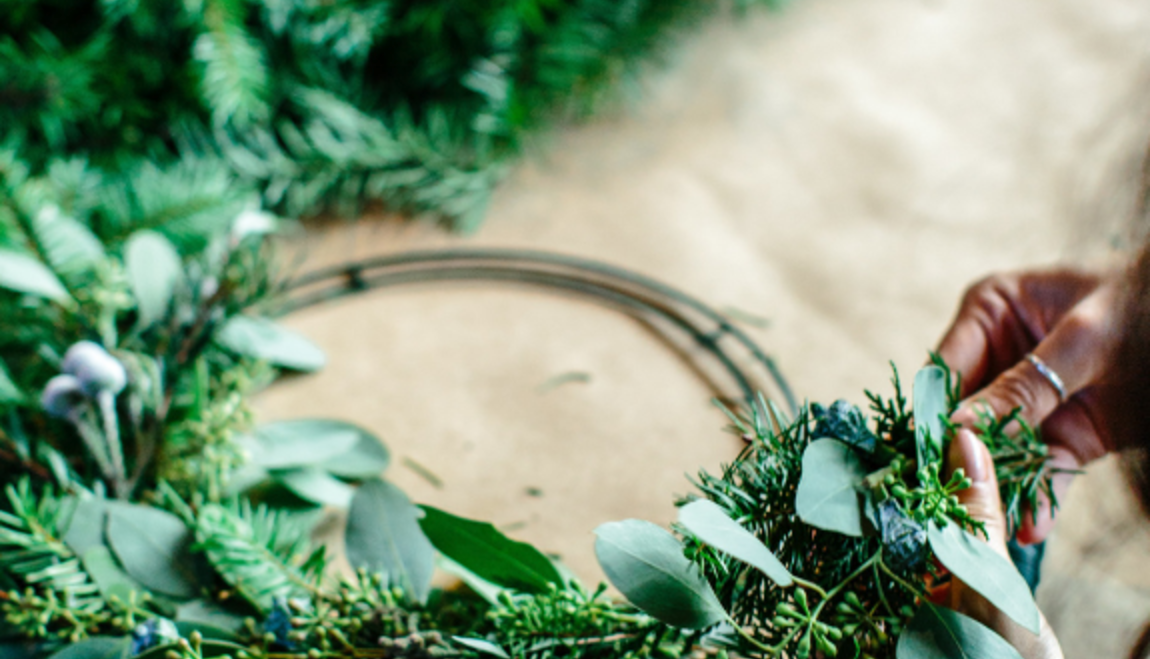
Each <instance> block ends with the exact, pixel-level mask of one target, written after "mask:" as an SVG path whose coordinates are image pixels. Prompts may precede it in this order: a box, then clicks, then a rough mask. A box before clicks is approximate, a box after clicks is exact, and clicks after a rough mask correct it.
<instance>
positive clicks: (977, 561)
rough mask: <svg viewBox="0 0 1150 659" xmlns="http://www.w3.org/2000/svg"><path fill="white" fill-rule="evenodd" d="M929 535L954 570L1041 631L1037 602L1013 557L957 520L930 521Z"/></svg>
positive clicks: (1013, 615) (1026, 624)
mask: <svg viewBox="0 0 1150 659" xmlns="http://www.w3.org/2000/svg"><path fill="white" fill-rule="evenodd" d="M927 537H928V538H929V541H930V548H931V549H932V550H933V551H934V554H935V556H937V557H938V560H939V562H941V563H942V564H943V565H944V566H946V569H948V570H950V572H951V574H953V575H954V576H955V577H957V578H959V579H961V580H962V581H963V583H965V584H966V585H967V586H969V587H971V588H973V589H974V590H976V591H977V592H978V593H979V594H980V595H982V596H983V597H985V598H986V599H987V600H988V601H989V602H990V603H991V604H993V605H994V606H995V607H997V608H998V609H999V610H1000V611H1002V612H1003V613H1005V614H1006V615H1007V616H1009V617H1010V618H1011V619H1012V620H1014V621H1015V622H1017V623H1018V624H1020V625H1022V626H1023V627H1025V628H1026V629H1029V630H1030V631H1031V632H1033V633H1035V634H1037V633H1038V629H1039V614H1038V605H1037V604H1035V603H1034V597H1033V596H1032V595H1031V593H1030V586H1028V585H1027V584H1026V579H1024V578H1023V577H1022V575H1021V574H1019V572H1018V570H1017V569H1016V568H1015V567H1014V564H1013V563H1011V562H1010V559H1008V558H1006V557H1005V556H1002V555H1000V554H998V553H997V552H995V551H994V550H993V549H991V548H990V545H988V544H986V543H985V542H983V541H982V540H980V539H978V538H977V537H975V536H974V535H972V534H970V533H969V532H967V531H965V530H963V529H961V528H959V526H958V524H954V523H951V524H947V525H946V527H945V528H941V527H939V526H938V524H936V523H935V522H930V523H929V524H928V525H927Z"/></svg>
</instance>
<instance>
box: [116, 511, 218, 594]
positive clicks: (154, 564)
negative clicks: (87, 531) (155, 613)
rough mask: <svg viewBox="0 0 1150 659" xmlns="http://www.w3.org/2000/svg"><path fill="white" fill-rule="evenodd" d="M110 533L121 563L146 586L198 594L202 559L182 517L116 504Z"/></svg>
mask: <svg viewBox="0 0 1150 659" xmlns="http://www.w3.org/2000/svg"><path fill="white" fill-rule="evenodd" d="M107 537H108V543H109V544H110V545H111V546H112V551H113V552H115V555H116V558H118V559H119V561H120V565H122V566H123V567H124V570H126V571H127V573H128V574H129V575H131V576H132V578H134V579H136V580H137V581H139V582H140V583H142V584H144V586H146V587H147V588H149V589H151V590H154V591H156V592H158V593H162V594H164V595H169V596H171V597H175V598H177V599H188V598H191V597H195V596H196V595H197V594H199V591H200V574H199V572H198V571H197V569H196V568H197V566H198V565H199V563H200V560H199V557H198V556H195V555H193V554H192V539H193V536H192V531H191V529H189V528H188V527H187V526H185V525H184V523H183V522H182V521H181V520H180V518H179V517H176V516H175V515H173V514H171V513H168V512H164V511H163V510H160V509H158V508H151V507H149V506H136V505H123V504H121V505H117V506H113V507H111V508H109V510H108V525H107Z"/></svg>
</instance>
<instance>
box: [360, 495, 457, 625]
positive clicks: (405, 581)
mask: <svg viewBox="0 0 1150 659" xmlns="http://www.w3.org/2000/svg"><path fill="white" fill-rule="evenodd" d="M421 514H422V513H421V512H420V510H419V508H418V507H416V506H415V505H414V504H412V503H411V501H410V500H409V499H408V498H407V495H405V494H404V493H403V491H402V490H400V489H399V488H398V487H396V486H394V485H392V484H391V483H388V482H387V481H384V480H381V479H378V478H373V479H371V480H368V481H365V482H364V483H363V484H362V485H361V486H360V487H359V489H358V490H357V491H356V493H355V497H354V498H352V501H351V509H350V510H349V511H348V516H347V530H346V531H345V535H344V539H345V543H344V544H345V546H346V547H347V560H348V562H349V563H351V566H352V567H353V568H366V569H367V570H368V571H371V572H380V573H383V574H385V575H387V577H388V580H389V582H390V583H391V584H392V585H395V586H400V587H402V588H403V589H404V590H406V591H407V592H408V593H410V594H411V595H412V597H413V598H414V599H415V600H417V601H419V602H421V603H422V602H426V601H427V596H428V594H429V593H430V592H431V577H432V573H433V572H434V571H435V548H434V547H432V545H431V541H429V540H428V539H427V536H426V535H424V533H423V530H422V529H421V528H420V527H419V517H420V515H421Z"/></svg>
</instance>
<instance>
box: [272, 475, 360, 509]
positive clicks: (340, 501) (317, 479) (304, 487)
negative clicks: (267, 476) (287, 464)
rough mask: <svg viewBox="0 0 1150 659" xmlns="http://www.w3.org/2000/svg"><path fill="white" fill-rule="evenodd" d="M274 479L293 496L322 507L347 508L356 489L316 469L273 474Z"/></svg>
mask: <svg viewBox="0 0 1150 659" xmlns="http://www.w3.org/2000/svg"><path fill="white" fill-rule="evenodd" d="M272 478H273V479H275V481H276V482H278V483H280V484H281V485H283V486H284V487H286V488H287V489H288V490H290V491H291V493H292V494H294V495H296V496H298V497H299V498H301V499H304V500H305V501H310V502H312V503H315V504H319V505H321V506H336V507H338V508H347V507H348V506H350V505H351V499H352V496H354V495H355V489H354V488H353V487H352V486H350V485H348V484H347V483H345V482H343V481H341V480H338V479H337V478H335V477H333V476H331V475H330V474H328V473H327V472H326V471H322V470H320V469H317V468H315V467H301V468H299V469H289V470H286V471H276V472H272Z"/></svg>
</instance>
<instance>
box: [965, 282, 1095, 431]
mask: <svg viewBox="0 0 1150 659" xmlns="http://www.w3.org/2000/svg"><path fill="white" fill-rule="evenodd" d="M1111 293H1112V292H1111V290H1110V289H1109V288H1100V289H1098V290H1096V291H1095V292H1094V293H1092V294H1091V295H1089V296H1087V298H1085V299H1084V300H1082V301H1081V302H1079V304H1078V305H1077V306H1075V307H1074V308H1073V309H1072V310H1071V311H1070V312H1069V313H1067V314H1066V315H1065V316H1064V317H1063V318H1062V319H1061V320H1060V321H1059V322H1058V323H1057V324H1056V325H1055V326H1054V328H1053V329H1052V330H1051V332H1050V333H1049V334H1048V335H1047V336H1046V337H1045V339H1043V340H1042V341H1041V342H1040V343H1039V344H1038V345H1037V346H1036V347H1035V348H1034V350H1033V351H1032V352H1033V354H1034V355H1035V356H1036V357H1038V358H1039V360H1041V362H1042V363H1044V364H1045V365H1046V366H1047V368H1048V369H1049V370H1050V371H1052V372H1053V373H1054V374H1056V376H1057V377H1058V378H1059V379H1060V381H1061V384H1062V386H1063V391H1059V389H1058V387H1057V386H1056V385H1055V383H1054V382H1052V380H1051V379H1050V378H1049V377H1048V376H1047V375H1045V374H1044V373H1043V372H1042V371H1041V370H1040V369H1039V368H1038V367H1037V366H1036V365H1035V364H1033V363H1031V362H1029V361H1026V360H1021V361H1018V362H1017V363H1015V364H1014V365H1013V366H1011V367H1009V368H1007V369H1006V370H1005V371H1003V372H1002V374H1001V375H999V376H998V377H996V378H995V379H994V381H993V382H991V383H990V385H989V386H987V387H986V388H984V389H982V390H981V391H978V392H977V393H975V394H973V395H971V396H969V397H968V398H967V400H966V401H965V402H964V403H963V405H962V406H961V407H960V408H959V410H958V411H957V412H956V413H955V415H954V416H953V417H952V420H954V421H955V422H957V423H960V424H963V425H968V426H969V425H973V424H974V422H975V421H977V419H978V414H977V412H976V408H977V406H978V405H987V406H989V408H990V410H989V411H991V412H992V413H993V414H994V416H996V417H1002V416H1004V415H1006V414H1009V413H1010V412H1011V410H1013V409H1014V408H1016V407H1021V408H1022V418H1023V419H1025V420H1026V421H1027V422H1029V423H1030V424H1032V425H1038V424H1040V423H1041V422H1042V421H1043V420H1044V419H1046V418H1047V417H1048V416H1050V414H1051V413H1052V412H1054V410H1055V409H1057V408H1058V407H1059V406H1060V405H1061V404H1062V403H1063V402H1065V401H1064V400H1063V398H1062V394H1063V393H1065V395H1066V396H1073V395H1074V394H1075V393H1077V392H1078V391H1080V390H1082V389H1083V388H1085V387H1087V386H1090V385H1092V384H1095V383H1097V382H1098V381H1100V380H1101V378H1102V376H1103V374H1104V372H1105V367H1106V363H1107V362H1108V360H1109V346H1111V345H1112V344H1113V341H1114V337H1115V332H1114V329H1113V327H1111V313H1110V312H1111V307H1112V295H1111ZM948 336H950V335H949V334H948ZM984 361H986V360H984ZM976 368H978V367H976Z"/></svg>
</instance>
